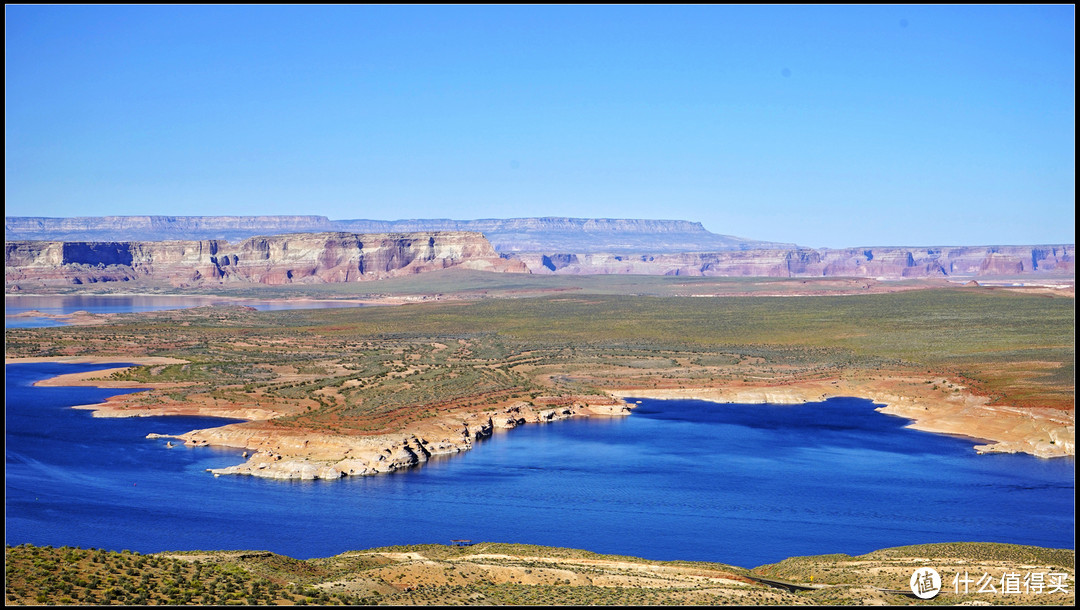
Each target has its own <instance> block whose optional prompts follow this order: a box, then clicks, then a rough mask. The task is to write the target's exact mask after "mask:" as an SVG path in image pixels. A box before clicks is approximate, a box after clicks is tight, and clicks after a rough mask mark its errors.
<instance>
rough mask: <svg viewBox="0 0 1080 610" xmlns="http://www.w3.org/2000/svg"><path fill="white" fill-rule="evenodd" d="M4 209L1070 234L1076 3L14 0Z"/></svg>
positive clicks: (794, 236) (909, 236) (966, 240)
mask: <svg viewBox="0 0 1080 610" xmlns="http://www.w3.org/2000/svg"><path fill="white" fill-rule="evenodd" d="M5 13H6V33H5V34H6V40H5V47H6V52H7V55H6V62H5V63H6V81H5V84H6V115H5V126H6V136H5V153H6V154H5V157H6V159H5V161H6V163H5V178H6V180H5V213H6V215H8V216H57V217H66V216H104V215H128V214H155V215H248V214H319V215H323V216H328V217H329V218H332V219H350V218H371V219H385V220H393V219H401V218H454V219H473V218H505V217H521V216H571V217H602V218H661V219H685V220H695V221H700V222H702V223H704V225H705V227H706V228H707V229H709V230H710V231H713V232H716V233H723V234H729V235H739V236H743V237H749V238H755V239H764V240H773V241H785V242H795V243H798V244H801V245H805V246H814V247H843V246H858V245H877V246H887V245H911V246H915V245H992V244H1044V243H1074V242H1075V231H1074V224H1075V187H1076V183H1075V170H1074V164H1075V133H1074V131H1075V74H1074V71H1075V40H1074V37H1075V11H1074V8H1073V7H1072V6H1071V5H1050V6H1034V7H1028V6H982V7H979V6H975V7H969V6H945V7H942V6H885V7H877V6H874V7H870V6H864V7H840V6H827V7H796V6H742V7H732V6H676V7H665V6H623V7H605V6H555V7H552V6H502V7H480V6H459V7H436V6H424V7H411V6H349V7H336V6H319V7H305V6H263V7H244V6H232V7H219V6H186V7H176V6H141V7H125V6H44V7H43V6H10V5H9V6H7V7H6V8H5Z"/></svg>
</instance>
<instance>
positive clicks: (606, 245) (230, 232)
mask: <svg viewBox="0 0 1080 610" xmlns="http://www.w3.org/2000/svg"><path fill="white" fill-rule="evenodd" d="M4 223H5V227H4V229H5V235H6V237H5V240H7V241H16V240H41V241H85V242H93V241H101V242H116V241H162V240H209V239H213V240H223V241H229V242H237V241H243V240H245V239H249V238H251V237H257V236H258V237H261V236H272V235H282V234H287V233H326V232H344V233H361V234H368V233H426V232H433V231H471V232H480V233H483V234H484V236H485V237H486V238H487V240H488V241H490V242H491V245H492V246H493V247H494V248H495V251H496V252H500V253H510V252H548V251H554V252H559V251H567V252H628V251H640V250H649V251H652V252H712V251H721V250H748V249H755V248H790V247H794V246H795V244H787V243H776V242H766V241H760V240H751V239H745V238H742V237H734V236H731V235H718V234H716V233H710V232H709V231H707V230H705V227H703V226H702V225H701V223H699V222H690V221H686V220H633V219H618V218H554V217H550V218H507V219H484V220H450V219H443V218H440V219H426V220H389V221H388V220H330V219H328V218H326V217H325V216H96V217H89V216H88V217H81V218H44V217H26V216H8V217H6V218H5V219H4Z"/></svg>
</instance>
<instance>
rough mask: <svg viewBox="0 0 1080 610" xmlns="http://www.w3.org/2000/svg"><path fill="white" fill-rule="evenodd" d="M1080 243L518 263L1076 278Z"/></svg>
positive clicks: (691, 272) (546, 269)
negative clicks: (1076, 256) (1079, 245)
mask: <svg viewBox="0 0 1080 610" xmlns="http://www.w3.org/2000/svg"><path fill="white" fill-rule="evenodd" d="M1075 255H1076V252H1075V246H1073V245H1050V246H964V247H936V248H900V247H889V248H877V247H875V248H847V249H837V250H833V249H820V250H814V249H809V248H797V249H773V250H741V251H727V252H696V253H681V254H664V253H656V254H610V253H609V254H599V253H594V254H581V253H550V254H543V253H534V254H520V255H517V256H516V258H518V259H520V260H522V261H524V262H525V264H526V265H528V267H529V269H530V270H532V272H533V273H541V274H545V273H546V274H561V275H575V274H613V273H636V274H645V275H688V276H718V277H827V276H846V277H872V278H885V279H903V278H932V277H950V276H961V277H969V276H1016V275H1027V274H1041V275H1051V276H1072V275H1073V274H1074V273H1075V269H1076V268H1075Z"/></svg>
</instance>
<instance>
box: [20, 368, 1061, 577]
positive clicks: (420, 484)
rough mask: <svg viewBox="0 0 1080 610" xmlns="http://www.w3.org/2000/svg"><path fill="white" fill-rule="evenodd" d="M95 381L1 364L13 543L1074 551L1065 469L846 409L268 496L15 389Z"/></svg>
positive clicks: (76, 392)
mask: <svg viewBox="0 0 1080 610" xmlns="http://www.w3.org/2000/svg"><path fill="white" fill-rule="evenodd" d="M109 366H115V365H96V366H95V365H70V364H68V365H58V364H32V365H31V364H23V365H8V366H6V371H7V382H8V392H7V403H6V406H7V447H6V455H7V478H6V492H7V494H6V500H5V506H6V509H7V521H6V525H7V530H6V534H5V537H6V542H7V543H8V544H20V543H22V542H33V543H36V544H52V545H54V546H60V545H65V544H66V545H72V546H76V545H78V546H84V547H90V546H93V547H104V548H109V549H116V550H119V549H125V548H126V549H131V550H137V551H141V552H155V551H162V550H170V549H171V550H182V549H266V550H271V551H274V552H278V553H283V554H286V555H291V556H294V557H300V558H309V557H321V556H328V555H333V554H336V553H340V552H343V551H346V550H350V549H363V548H370V547H374V546H381V545H390V544H411V543H428V542H437V543H444V544H445V543H448V542H449V540H450V539H452V538H470V539H473V540H476V541H482V540H483V541H500V542H523V543H532V544H543V545H551V546H562V547H574V548H584V549H589V550H592V551H597V552H602V553H618V554H626V555H637V556H642V557H648V558H654V559H687V560H709V561H721V562H726V563H733V564H736V565H742V566H747V567H751V566H755V565H759V564H763V563H768V562H774V561H778V560H780V559H783V558H785V557H788V556H792V555H808V554H820V553H835V552H842V553H848V554H853V555H854V554H861V553H865V552H868V551H871V550H874V549H877V548H882V547H889V546H898V545H905V544H916V543H925V542H951V541H961V540H971V541H993V542H1013V543H1019V544H1035V545H1040V546H1049V547H1057V548H1072V545H1073V525H1074V519H1073V490H1074V477H1073V460H1072V459H1071V458H1069V459H1055V460H1039V459H1037V458H1032V457H1029V456H1023V455H988V456H979V455H976V454H975V453H974V451H973V450H972V449H971V444H972V443H971V442H970V441H966V440H964V439H957V438H953V437H948V436H940V435H933V434H928V433H924V432H918V431H914V430H908V429H905V428H903V425H904V424H905V423H906V420H902V419H899V418H894V417H889V416H885V415H881V414H879V413H876V412H874V411H873V407H872V405H871V403H869V402H868V401H865V400H860V399H832V400H829V401H826V402H823V403H815V404H807V405H796V406H769V405H719V404H713V403H707V402H700V401H657V400H643V402H642V404H641V405H639V406H638V408H637V409H636V410H635V412H634V414H633V415H631V416H629V417H626V418H616V419H580V420H571V421H564V422H556V423H552V424H547V425H528V426H523V427H521V428H518V429H516V430H513V431H510V432H507V433H500V434H497V435H496V436H495V437H494V438H492V439H491V440H489V441H486V442H483V443H480V444H479V445H478V446H477V447H476V448H475V449H474V450H472V451H470V452H467V453H464V454H461V455H458V456H453V457H450V458H445V459H437V460H433V461H432V462H429V463H428V464H427V465H425V466H423V467H421V468H417V469H412V470H409V471H405V472H399V473H394V474H390V475H384V476H375V477H360V478H346V479H342V480H339V481H305V482H301V481H270V480H263V479H256V478H251V477H220V478H215V477H213V476H212V475H210V474H208V473H206V472H205V469H206V468H213V467H220V466H225V465H229V464H236V463H239V462H241V461H242V458H241V457H240V455H239V454H240V450H232V449H215V448H200V449H192V448H187V447H184V446H182V445H178V446H176V447H175V448H173V449H166V448H165V441H164V440H163V439H157V440H148V439H146V438H145V436H146V434H147V433H149V432H158V433H182V432H186V431H188V430H191V429H195V428H203V427H211V426H214V425H220V424H221V423H222V420H218V419H212V418H182V417H152V418H129V419H95V418H92V417H91V416H90V413H89V412H87V411H82V410H75V409H70V408H68V406H69V405H72V404H86V403H94V402H99V401H101V400H102V399H104V398H105V397H107V396H110V395H115V394H117V393H122V392H120V391H118V390H101V389H94V388H33V387H31V386H30V384H31V383H32V382H33V381H34V380H36V379H40V378H45V377H51V376H54V375H57V374H59V373H61V372H76V371H83V370H93V369H97V368H106V367H109ZM227 421H228V420H226V422H227Z"/></svg>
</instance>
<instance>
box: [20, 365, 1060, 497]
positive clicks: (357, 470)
mask: <svg viewBox="0 0 1080 610" xmlns="http://www.w3.org/2000/svg"><path fill="white" fill-rule="evenodd" d="M39 362H57V363H71V364H77V363H93V364H108V363H118V364H119V363H134V364H177V363H184V362H186V361H185V360H180V359H176V358H167V357H141V358H122V357H110V356H79V357H34V358H13V359H9V360H5V363H6V364H22V363H39ZM123 368H127V367H117V368H116V369H102V370H96V371H87V372H82V373H71V374H64V375H58V376H56V377H51V378H49V379H44V380H40V381H38V382H35V384H34V385H39V386H92V387H100V388H117V389H132V388H147V389H152V388H153V387H167V386H166V385H164V384H160V385H159V384H150V385H148V384H146V383H139V382H131V381H110V380H105V379H101V377H102V376H103V375H108V374H111V373H112V372H114V371H116V370H123ZM941 382H942V383H945V381H944V380H941ZM905 384H906V385H908V386H910V388H912V389H918V390H919V391H909V392H907V393H906V394H901V393H899V392H898V388H897V386H898V385H899V386H903V385H905ZM924 384H925V380H923V379H921V378H897V377H890V378H888V379H885V380H880V381H875V380H825V381H803V382H793V383H790V384H787V385H776V386H761V387H736V388H671V389H657V388H627V389H617V390H608V391H607V394H608V396H609V397H610V399H609V400H608V401H603V400H597V398H598V397H575V398H574V399H573V400H572V401H570V403H571V404H568V405H558V406H553V407H551V406H550V405H549V407H551V408H540V407H535V406H533V405H530V404H529V403H526V402H524V401H518V402H515V403H512V404H510V405H509V406H504V407H500V408H496V409H493V410H491V409H489V410H484V411H473V412H450V413H447V414H445V415H442V416H440V417H437V418H433V419H430V420H424V421H422V422H418V423H414V424H412V425H410V426H408V427H406V428H404V429H402V430H400V431H398V432H394V433H384V434H374V435H368V436H364V435H348V434H328V433H322V432H314V431H310V430H303V429H294V428H285V427H278V426H275V425H274V424H273V422H272V421H271V420H273V419H274V418H276V417H279V416H281V415H283V413H281V412H277V411H273V410H270V409H258V408H251V407H244V406H242V405H232V406H230V405H225V406H220V405H189V406H184V407H175V406H173V407H165V408H158V409H154V408H141V409H125V408H123V406H122V405H121V404H117V403H113V402H112V401H113V397H110V398H108V399H106V402H104V403H98V404H91V405H79V406H76V407H72V408H76V409H86V410H90V411H93V416H94V417H142V416H168V415H200V416H210V417H230V418H234V419H245V420H247V421H246V422H243V423H236V424H227V425H224V426H218V427H214V428H206V429H201V430H192V431H190V432H187V433H185V434H181V435H156V434H155V435H151V436H152V437H153V438H166V437H167V438H175V439H179V440H182V441H184V442H185V444H187V445H190V446H208V445H215V446H223V447H233V448H238V449H243V450H245V457H246V458H247V459H246V461H245V462H243V463H241V464H237V465H235V466H229V467H225V468H217V469H212V470H210V472H212V473H213V474H214V475H215V476H220V475H223V474H246V475H252V476H259V477H264V478H274V479H302V480H311V479H337V478H341V477H344V476H364V475H371V474H379V473H385V472H392V471H394V470H398V469H401V468H407V467H411V466H416V465H418V464H421V463H423V462H426V461H428V459H431V458H433V457H436V456H444V455H451V454H455V453H460V452H462V451H467V450H469V449H471V448H472V446H473V444H474V442H475V441H479V440H481V439H485V438H488V437H491V436H492V435H493V434H495V433H497V431H500V430H510V429H513V428H515V427H517V426H519V425H523V424H527V423H548V422H553V421H558V420H562V419H569V418H573V417H619V416H625V415H628V414H629V413H630V411H631V409H633V408H634V406H636V405H634V404H632V403H629V402H628V399H629V398H650V399H693V400H707V401H711V402H716V403H724V404H800V403H807V402H820V401H823V400H826V399H828V398H835V397H854V398H864V399H869V400H871V401H873V402H874V403H876V405H877V406H876V407H875V410H876V411H878V412H880V413H883V414H886V415H894V416H899V417H904V418H905V419H908V420H911V423H909V424H908V425H907V426H906V427H909V428H912V429H916V430H921V431H925V432H931V433H937V434H948V435H951V436H959V437H964V438H966V439H968V440H969V441H971V442H974V443H979V442H982V440H985V441H986V442H985V443H984V444H975V445H974V447H973V449H974V450H975V451H976V452H978V453H980V454H983V453H1028V454H1030V455H1032V456H1035V457H1039V458H1054V457H1068V456H1074V455H1075V445H1074V443H1075V440H1074V439H1075V427H1074V423H1073V421H1074V420H1073V416H1072V413H1071V412H1062V411H1054V410H1051V409H1042V410H1038V409H1018V408H1014V407H1008V406H991V405H988V404H987V403H988V402H989V400H988V399H987V398H984V397H979V396H974V395H971V394H967V393H962V392H959V391H957V392H955V393H954V394H951V395H949V396H948V397H946V398H932V397H927V396H925V393H926V389H925V385H924ZM920 394H921V395H920ZM124 396H125V395H119V396H117V397H115V398H117V399H118V400H120V401H122V400H123V398H124ZM248 451H250V452H252V454H251V455H250V456H248V455H247V452H248Z"/></svg>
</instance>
